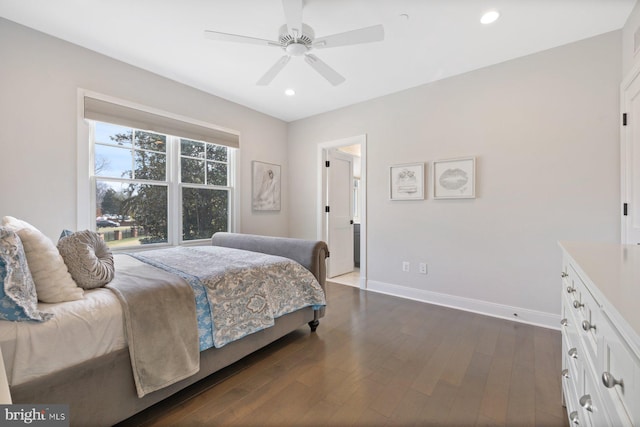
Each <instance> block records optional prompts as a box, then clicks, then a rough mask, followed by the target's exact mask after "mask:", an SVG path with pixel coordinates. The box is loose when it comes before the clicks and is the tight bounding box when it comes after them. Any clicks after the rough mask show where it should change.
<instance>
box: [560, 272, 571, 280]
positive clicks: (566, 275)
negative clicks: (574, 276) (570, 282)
mask: <svg viewBox="0 0 640 427" xmlns="http://www.w3.org/2000/svg"><path fill="white" fill-rule="evenodd" d="M568 276H569V274H567V272H566V271H563V272H562V274H561V275H560V277H562V278H563V279H564V278H565V277H568Z"/></svg>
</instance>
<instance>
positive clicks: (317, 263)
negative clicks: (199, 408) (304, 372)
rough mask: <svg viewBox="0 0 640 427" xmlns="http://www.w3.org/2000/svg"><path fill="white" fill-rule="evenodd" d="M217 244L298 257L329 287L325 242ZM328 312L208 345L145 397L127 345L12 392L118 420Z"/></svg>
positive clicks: (240, 240) (253, 239)
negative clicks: (190, 370) (187, 370)
mask: <svg viewBox="0 0 640 427" xmlns="http://www.w3.org/2000/svg"><path fill="white" fill-rule="evenodd" d="M212 244H213V245H215V246H225V247H231V248H237V249H245V250H250V251H254V252H262V253H267V254H272V255H278V256H284V257H287V258H290V259H293V260H295V261H297V262H299V263H300V264H302V265H303V266H304V267H306V268H307V269H308V270H309V271H311V273H313V275H314V276H315V277H316V278H317V279H318V282H320V285H321V286H322V288H323V289H324V286H325V278H326V266H325V259H326V257H327V256H328V249H327V245H326V244H325V243H324V242H321V241H309V240H301V239H290V238H281V237H266V236H256V235H248V234H235V233H216V234H215V235H214V236H213V238H212ZM323 315H324V309H323V310H322V311H319V312H314V311H313V309H311V307H307V308H304V309H302V310H298V311H296V312H294V313H291V314H288V315H285V316H282V317H280V318H278V319H276V323H275V325H274V326H273V327H271V328H268V329H265V330H262V331H260V332H257V333H255V334H251V335H248V336H246V337H244V338H242V339H240V340H238V341H234V342H232V343H230V344H227V345H226V346H224V347H222V348H219V349H216V348H211V349H208V350H206V351H203V352H202V353H200V371H199V372H198V373H197V374H196V375H194V376H192V377H189V378H187V379H185V380H182V381H180V382H178V383H176V384H173V385H172V386H169V387H167V388H164V389H162V390H159V391H156V392H153V393H151V394H148V395H146V396H145V397H143V398H138V396H137V394H136V387H135V384H134V381H133V373H132V371H131V362H130V360H129V352H128V349H126V348H125V349H122V350H119V351H117V352H114V353H111V354H107V355H105V356H102V357H99V358H97V359H94V360H90V361H87V362H85V363H82V364H80V365H77V366H73V367H70V368H67V369H64V370H62V371H59V372H54V373H52V374H49V375H47V376H45V377H43V378H40V379H37V380H34V381H30V382H28V383H24V384H20V385H17V386H15V387H11V397H12V399H13V402H14V403H44V404H55V403H62V404H69V405H70V408H69V409H70V417H71V425H77V426H83V427H84V426H109V425H113V424H115V423H117V422H120V421H122V420H125V419H127V418H129V417H130V416H132V415H134V414H136V413H138V412H140V411H142V410H144V409H146V408H148V407H150V406H151V405H153V404H155V403H158V402H160V401H161V400H163V399H165V398H167V397H168V396H170V395H172V394H174V393H176V392H178V391H179V390H182V389H184V388H185V387H187V386H189V385H191V384H194V383H195V382H197V381H199V380H201V379H203V378H205V377H206V376H208V375H210V374H212V373H214V372H216V371H218V370H220V369H222V368H224V367H226V366H229V365H231V364H232V363H234V362H236V361H238V360H240V359H242V358H243V357H245V356H247V355H249V354H251V353H253V352H254V351H256V350H258V349H260V348H262V347H264V346H266V345H267V344H269V343H271V342H273V341H275V340H277V339H279V338H281V337H283V336H284V335H286V334H288V333H290V332H292V331H294V330H296V329H297V328H299V327H300V326H302V325H304V324H305V323H309V326H310V327H311V329H312V330H315V328H316V327H317V325H318V323H317V322H318V318H319V317H322V316H323Z"/></svg>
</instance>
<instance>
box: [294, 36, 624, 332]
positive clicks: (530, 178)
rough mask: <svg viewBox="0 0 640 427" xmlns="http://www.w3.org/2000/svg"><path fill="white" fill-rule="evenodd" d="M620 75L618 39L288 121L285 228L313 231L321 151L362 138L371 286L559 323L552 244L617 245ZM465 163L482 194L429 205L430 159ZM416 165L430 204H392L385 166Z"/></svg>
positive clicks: (308, 233)
mask: <svg viewBox="0 0 640 427" xmlns="http://www.w3.org/2000/svg"><path fill="white" fill-rule="evenodd" d="M620 75H621V32H620V31H617V32H613V33H608V34H605V35H601V36H598V37H595V38H591V39H587V40H583V41H580V42H577V43H573V44H570V45H566V46H562V47H558V48H555V49H552V50H548V51H544V52H541V53H538V54H535V55H531V56H528V57H524V58H520V59H517V60H513V61H509V62H505V63H502V64H498V65H495V66H492V67H488V68H484V69H481V70H478V71H474V72H470V73H467V74H464V75H460V76H457V77H453V78H449V79H446V80H442V81H439V82H436V83H433V84H428V85H424V86H420V87H416V88H413V89H410V90H407V91H403V92H400V93H396V94H392V95H389V96H385V97H382V98H378V99H375V100H371V101H368V102H364V103H361V104H357V105H353V106H350V107H347V108H344V109H340V110H337V111H333V112H329V113H326V114H322V115H318V116H315V117H311V118H308V119H304V120H299V121H296V122H293V123H291V124H290V126H289V138H288V139H289V165H290V173H291V175H290V176H295V177H298V178H297V179H295V180H291V182H290V190H291V192H292V194H296V197H295V198H293V197H292V198H291V200H290V212H291V219H292V222H291V227H290V232H291V234H292V235H293V236H296V237H306V238H313V237H315V236H316V232H317V231H316V223H315V221H314V220H311V219H315V218H316V212H318V206H316V204H317V203H316V194H317V191H318V190H317V188H318V182H317V178H316V173H315V171H316V170H317V162H318V159H317V149H316V145H317V144H318V143H322V142H325V141H331V140H338V139H341V138H345V137H349V136H353V135H360V134H367V145H368V151H367V159H368V164H367V174H368V175H367V176H368V189H367V199H368V206H367V215H368V254H369V255H368V272H367V279H368V281H369V286H370V287H371V288H378V289H382V290H385V291H389V290H391V292H392V293H396V294H399V295H404V296H410V297H415V298H418V299H426V300H429V299H435V300H438V299H439V297H438V296H453V298H448V297H447V298H440V299H441V300H443V301H448V302H449V303H451V304H452V305H460V306H464V305H465V304H466V303H467V302H468V301H467V300H471V301H480V302H487V304H485V306H484V307H483V304H482V303H480V304H479V305H478V304H475V305H474V304H467V305H468V306H469V307H472V308H474V307H475V308H476V309H478V308H477V307H480V308H479V309H478V310H479V311H487V312H491V311H494V314H496V313H497V314H500V313H504V312H506V311H509V310H511V309H514V310H516V311H520V309H524V311H525V312H527V315H530V318H529V319H524V320H528V321H532V322H534V323H535V322H538V323H545V322H546V321H547V320H554V319H555V316H557V315H558V313H559V311H560V297H559V295H560V294H559V292H560V288H559V286H560V280H559V274H560V252H559V249H558V247H557V241H558V240H565V239H567V240H571V239H577V240H602V241H618V239H619V228H620V227H619V200H620V195H619V192H620V186H619V180H620V176H619V173H620V172H619V131H618V110H619V109H618V98H619V95H618V85H619V83H620ZM461 156H476V157H477V188H476V193H477V198H476V199H473V200H434V199H433V194H432V193H433V192H432V177H431V175H430V173H431V162H432V161H433V160H435V159H446V158H452V157H461ZM415 161H424V162H428V163H429V165H428V166H429V167H428V172H429V173H428V174H427V175H428V177H427V187H428V188H429V191H428V197H427V199H426V200H424V201H412V202H397V201H394V202H392V201H389V198H388V185H389V182H388V167H389V166H390V165H392V164H398V163H408V162H415ZM310 171H313V172H310ZM300 177H305V178H304V179H299V178H300ZM405 260H406V261H410V262H411V265H412V271H411V272H410V273H404V272H402V269H401V265H402V261H405ZM419 262H427V263H428V266H429V274H428V275H426V276H424V275H420V274H418V273H417V265H418V263H419ZM434 296H435V297H436V298H433V297H434ZM528 311H530V312H528ZM545 314H550V315H553V316H548V318H547V319H546V320H545V319H544V318H545ZM538 315H540V316H538ZM525 317H526V316H525Z"/></svg>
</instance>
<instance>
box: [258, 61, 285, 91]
mask: <svg viewBox="0 0 640 427" xmlns="http://www.w3.org/2000/svg"><path fill="white" fill-rule="evenodd" d="M290 59H291V57H290V56H289V55H285V56H283V57H282V58H280V59H278V62H276V63H275V64H273V66H272V67H271V68H269V71H267V72H266V73H264V76H262V77H260V80H258V81H257V82H256V84H257V85H258V86H267V85H268V84H269V83H271V81H273V79H275V78H276V76H277V75H278V73H279V72H280V71H282V69H283V68H284V66H285V65H287V63H288V62H289V60H290Z"/></svg>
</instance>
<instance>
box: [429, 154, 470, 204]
mask: <svg viewBox="0 0 640 427" xmlns="http://www.w3.org/2000/svg"><path fill="white" fill-rule="evenodd" d="M475 197H476V158H475V157H462V158H458V159H447V160H435V161H434V162H433V198H434V199H473V198H475Z"/></svg>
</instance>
